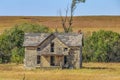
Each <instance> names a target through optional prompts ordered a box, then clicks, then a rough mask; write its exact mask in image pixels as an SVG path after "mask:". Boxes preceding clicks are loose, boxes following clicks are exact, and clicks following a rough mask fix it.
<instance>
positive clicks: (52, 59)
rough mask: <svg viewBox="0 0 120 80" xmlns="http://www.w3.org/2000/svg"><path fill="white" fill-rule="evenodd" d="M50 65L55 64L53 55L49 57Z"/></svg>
mask: <svg viewBox="0 0 120 80" xmlns="http://www.w3.org/2000/svg"><path fill="white" fill-rule="evenodd" d="M50 65H51V66H55V56H51V57H50Z"/></svg>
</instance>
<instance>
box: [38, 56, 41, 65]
mask: <svg viewBox="0 0 120 80" xmlns="http://www.w3.org/2000/svg"><path fill="white" fill-rule="evenodd" d="M40 63H41V56H40V55H37V64H40Z"/></svg>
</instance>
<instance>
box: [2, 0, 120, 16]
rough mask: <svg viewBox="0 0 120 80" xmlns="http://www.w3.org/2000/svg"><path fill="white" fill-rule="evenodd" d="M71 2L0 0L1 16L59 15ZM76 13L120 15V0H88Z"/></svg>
mask: <svg viewBox="0 0 120 80" xmlns="http://www.w3.org/2000/svg"><path fill="white" fill-rule="evenodd" d="M70 4H71V0H0V16H59V10H61V11H62V12H63V14H64V12H65V8H66V7H67V6H70ZM75 15H76V16H89V15H120V0H86V2H85V3H81V4H79V5H78V6H77V9H76V10H75Z"/></svg>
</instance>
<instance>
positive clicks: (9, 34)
mask: <svg viewBox="0 0 120 80" xmlns="http://www.w3.org/2000/svg"><path fill="white" fill-rule="evenodd" d="M26 32H35V33H38V32H46V33H48V32H52V31H50V29H49V28H48V27H46V26H43V25H38V24H27V23H24V24H21V25H16V26H15V27H13V28H12V29H10V30H6V31H5V32H4V33H3V34H1V35H0V63H10V62H12V63H23V59H24V54H25V52H24V47H23V41H24V33H26ZM83 61H85V62H90V61H92V62H120V34H118V33H115V32H112V31H103V30H101V31H98V32H93V33H92V35H87V37H85V38H84V47H83Z"/></svg>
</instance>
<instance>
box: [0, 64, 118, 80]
mask: <svg viewBox="0 0 120 80" xmlns="http://www.w3.org/2000/svg"><path fill="white" fill-rule="evenodd" d="M83 66H84V68H83V69H71V70H67V69H64V70H61V69H54V70H51V69H49V70H45V69H36V70H25V69H24V67H23V64H21V65H16V64H0V80H120V63H83Z"/></svg>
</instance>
